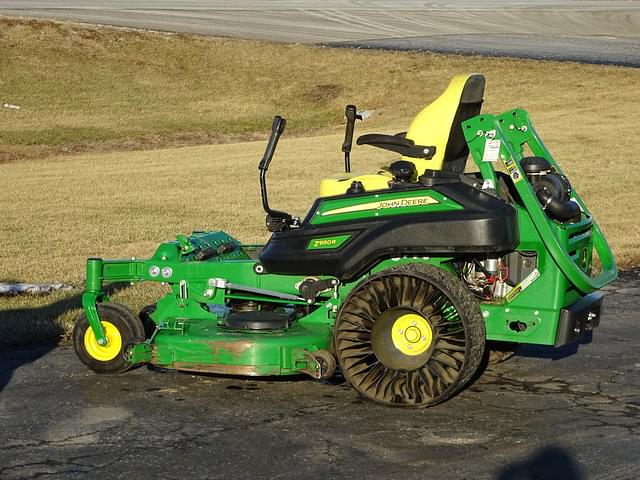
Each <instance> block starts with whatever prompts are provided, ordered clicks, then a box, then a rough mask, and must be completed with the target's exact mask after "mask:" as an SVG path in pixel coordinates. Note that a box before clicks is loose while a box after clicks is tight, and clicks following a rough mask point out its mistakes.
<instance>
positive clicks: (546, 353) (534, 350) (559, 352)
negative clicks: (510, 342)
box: [515, 332, 593, 361]
mask: <svg viewBox="0 0 640 480" xmlns="http://www.w3.org/2000/svg"><path fill="white" fill-rule="evenodd" d="M592 341H593V332H586V333H585V334H583V335H582V336H581V337H580V338H579V339H578V341H576V342H573V343H570V344H568V345H563V346H562V347H547V346H543V345H520V346H518V348H517V349H516V353H515V356H517V357H528V358H546V359H549V360H553V361H555V360H562V359H564V358H567V357H570V356H572V355H575V354H576V353H578V350H579V349H580V345H588V344H589V343H591V342H592Z"/></svg>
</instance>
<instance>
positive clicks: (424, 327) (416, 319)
mask: <svg viewBox="0 0 640 480" xmlns="http://www.w3.org/2000/svg"><path fill="white" fill-rule="evenodd" d="M391 339H392V340H393V344H394V345H395V347H396V348H397V349H398V350H400V351H401V352H402V353H404V354H405V355H410V356H415V355H420V354H421V353H424V352H426V351H427V349H428V348H429V347H430V346H431V342H432V341H433V330H432V329H431V325H429V322H427V319H426V318H424V317H423V316H422V315H418V314H417V313H406V314H404V315H401V316H400V317H398V318H397V319H396V321H395V322H393V327H392V329H391Z"/></svg>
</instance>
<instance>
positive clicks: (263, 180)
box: [258, 116, 291, 232]
mask: <svg viewBox="0 0 640 480" xmlns="http://www.w3.org/2000/svg"><path fill="white" fill-rule="evenodd" d="M286 125H287V121H286V120H285V119H284V118H282V117H280V116H275V117H273V123H272V124H271V136H270V137H269V143H267V148H266V150H265V151H264V155H263V156H262V160H260V163H259V164H258V169H259V170H260V193H261V194H262V208H264V211H265V212H267V227H268V228H269V231H272V232H273V231H280V230H284V229H285V228H286V227H287V225H288V224H289V223H290V221H291V215H289V214H288V213H285V212H280V211H278V210H271V208H270V207H269V199H268V197H267V170H269V164H271V159H272V158H273V154H274V152H275V151H276V147H277V146H278V140H280V135H282V132H284V129H285V126H286Z"/></svg>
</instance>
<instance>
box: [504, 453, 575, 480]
mask: <svg viewBox="0 0 640 480" xmlns="http://www.w3.org/2000/svg"><path fill="white" fill-rule="evenodd" d="M584 478H585V477H584V475H583V474H582V473H581V471H580V467H579V465H578V464H577V463H576V461H575V460H574V459H573V458H572V456H571V455H570V454H569V453H568V452H567V451H566V450H564V449H563V448H560V447H557V446H553V445H550V446H546V447H544V448H542V449H540V450H538V451H537V452H535V453H534V454H533V455H531V456H530V457H529V458H527V459H525V460H523V461H521V462H514V463H512V464H510V465H507V466H506V467H504V468H503V469H502V470H501V471H500V472H499V473H498V476H497V477H496V480H538V479H544V480H584Z"/></svg>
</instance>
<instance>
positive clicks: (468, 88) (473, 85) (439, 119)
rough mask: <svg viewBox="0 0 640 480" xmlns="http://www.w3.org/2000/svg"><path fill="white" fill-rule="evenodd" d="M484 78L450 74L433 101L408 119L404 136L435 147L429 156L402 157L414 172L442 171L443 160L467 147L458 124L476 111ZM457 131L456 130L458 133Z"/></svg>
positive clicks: (476, 113)
mask: <svg viewBox="0 0 640 480" xmlns="http://www.w3.org/2000/svg"><path fill="white" fill-rule="evenodd" d="M483 94H484V77H483V76H482V75H477V74H466V75H458V76H456V77H453V79H452V80H451V82H449V86H448V87H447V89H446V90H445V91H444V93H442V95H440V96H439V97H438V98H437V99H436V100H434V101H433V102H432V103H430V104H429V105H427V106H426V107H425V108H424V109H423V110H422V111H421V112H420V113H418V115H416V117H415V118H414V119H413V121H412V122H411V125H410V126H409V130H408V131H407V138H408V139H409V140H413V142H414V143H415V144H416V145H425V146H435V147H436V153H435V155H434V156H433V158H431V159H429V160H426V159H424V158H412V157H402V159H403V160H408V161H410V162H413V163H414V164H415V166H416V170H417V171H418V174H422V173H423V172H424V171H425V170H426V169H427V168H429V169H431V170H442V169H443V166H444V165H443V164H444V162H445V161H446V160H448V161H454V160H457V159H456V158H451V157H455V156H456V155H462V154H464V156H465V160H466V155H467V154H468V150H466V151H465V149H466V142H465V141H464V135H463V133H462V128H461V127H460V123H461V122H462V121H464V120H467V119H469V118H471V117H474V116H476V115H478V114H479V113H480V107H481V105H482V95H483ZM458 130H459V132H458Z"/></svg>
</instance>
